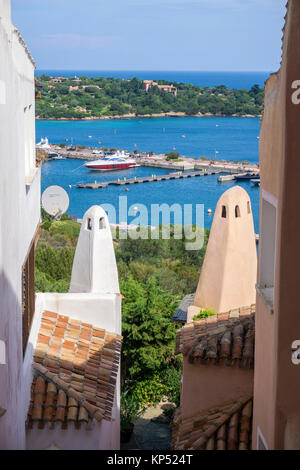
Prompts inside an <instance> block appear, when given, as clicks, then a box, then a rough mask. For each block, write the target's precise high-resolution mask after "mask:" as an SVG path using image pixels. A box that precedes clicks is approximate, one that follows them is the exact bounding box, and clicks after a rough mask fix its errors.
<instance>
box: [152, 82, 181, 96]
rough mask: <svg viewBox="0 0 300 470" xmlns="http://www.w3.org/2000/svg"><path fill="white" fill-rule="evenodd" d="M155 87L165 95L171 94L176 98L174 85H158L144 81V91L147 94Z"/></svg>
mask: <svg viewBox="0 0 300 470" xmlns="http://www.w3.org/2000/svg"><path fill="white" fill-rule="evenodd" d="M153 86H156V87H157V88H159V89H160V90H162V91H164V92H165V93H173V95H174V96H177V94H178V90H177V88H176V87H175V86H174V85H159V84H158V83H157V82H155V81H154V80H144V89H145V92H146V93H148V91H149V90H150V88H151V87H153Z"/></svg>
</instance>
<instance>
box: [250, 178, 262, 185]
mask: <svg viewBox="0 0 300 470" xmlns="http://www.w3.org/2000/svg"><path fill="white" fill-rule="evenodd" d="M250 181H251V183H252V184H253V186H260V179H253V178H252V180H250Z"/></svg>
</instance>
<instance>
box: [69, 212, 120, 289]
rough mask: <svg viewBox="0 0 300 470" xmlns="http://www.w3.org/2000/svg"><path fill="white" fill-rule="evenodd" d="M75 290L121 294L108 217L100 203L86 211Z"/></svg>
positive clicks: (74, 272)
mask: <svg viewBox="0 0 300 470" xmlns="http://www.w3.org/2000/svg"><path fill="white" fill-rule="evenodd" d="M69 292H72V293H83V292H85V293H90V292H93V293H100V294H118V293H119V292H120V288H119V280H118V270H117V263H116V258H115V251H114V246H113V240H112V236H111V231H110V226H109V221H108V217H107V215H106V213H105V211H104V210H103V209H102V208H101V207H100V206H93V207H91V208H90V209H89V210H88V211H87V212H86V213H85V215H84V218H83V222H82V226H81V230H80V234H79V238H78V242H77V247H76V252H75V257H74V262H73V269H72V277H71V284H70V291H69Z"/></svg>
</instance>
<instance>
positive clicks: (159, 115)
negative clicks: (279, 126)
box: [36, 111, 262, 121]
mask: <svg viewBox="0 0 300 470" xmlns="http://www.w3.org/2000/svg"><path fill="white" fill-rule="evenodd" d="M162 117H199V118H201V117H240V118H261V117H262V115H261V114H257V115H256V114H242V115H239V114H232V115H230V116H227V115H225V114H212V113H205V114H202V113H198V114H186V113H181V112H171V111H170V112H168V113H155V114H142V115H140V114H134V113H131V114H123V115H117V116H89V117H84V118H67V117H66V118H64V117H63V118H55V119H54V118H41V117H40V116H36V120H38V121H103V120H111V119H143V118H162Z"/></svg>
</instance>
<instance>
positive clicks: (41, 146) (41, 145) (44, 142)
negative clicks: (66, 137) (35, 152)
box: [36, 137, 51, 150]
mask: <svg viewBox="0 0 300 470" xmlns="http://www.w3.org/2000/svg"><path fill="white" fill-rule="evenodd" d="M36 148H38V149H43V150H50V149H51V145H50V144H49V140H48V138H47V137H45V138H44V139H43V138H42V139H41V141H40V142H39V143H38V144H36Z"/></svg>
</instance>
